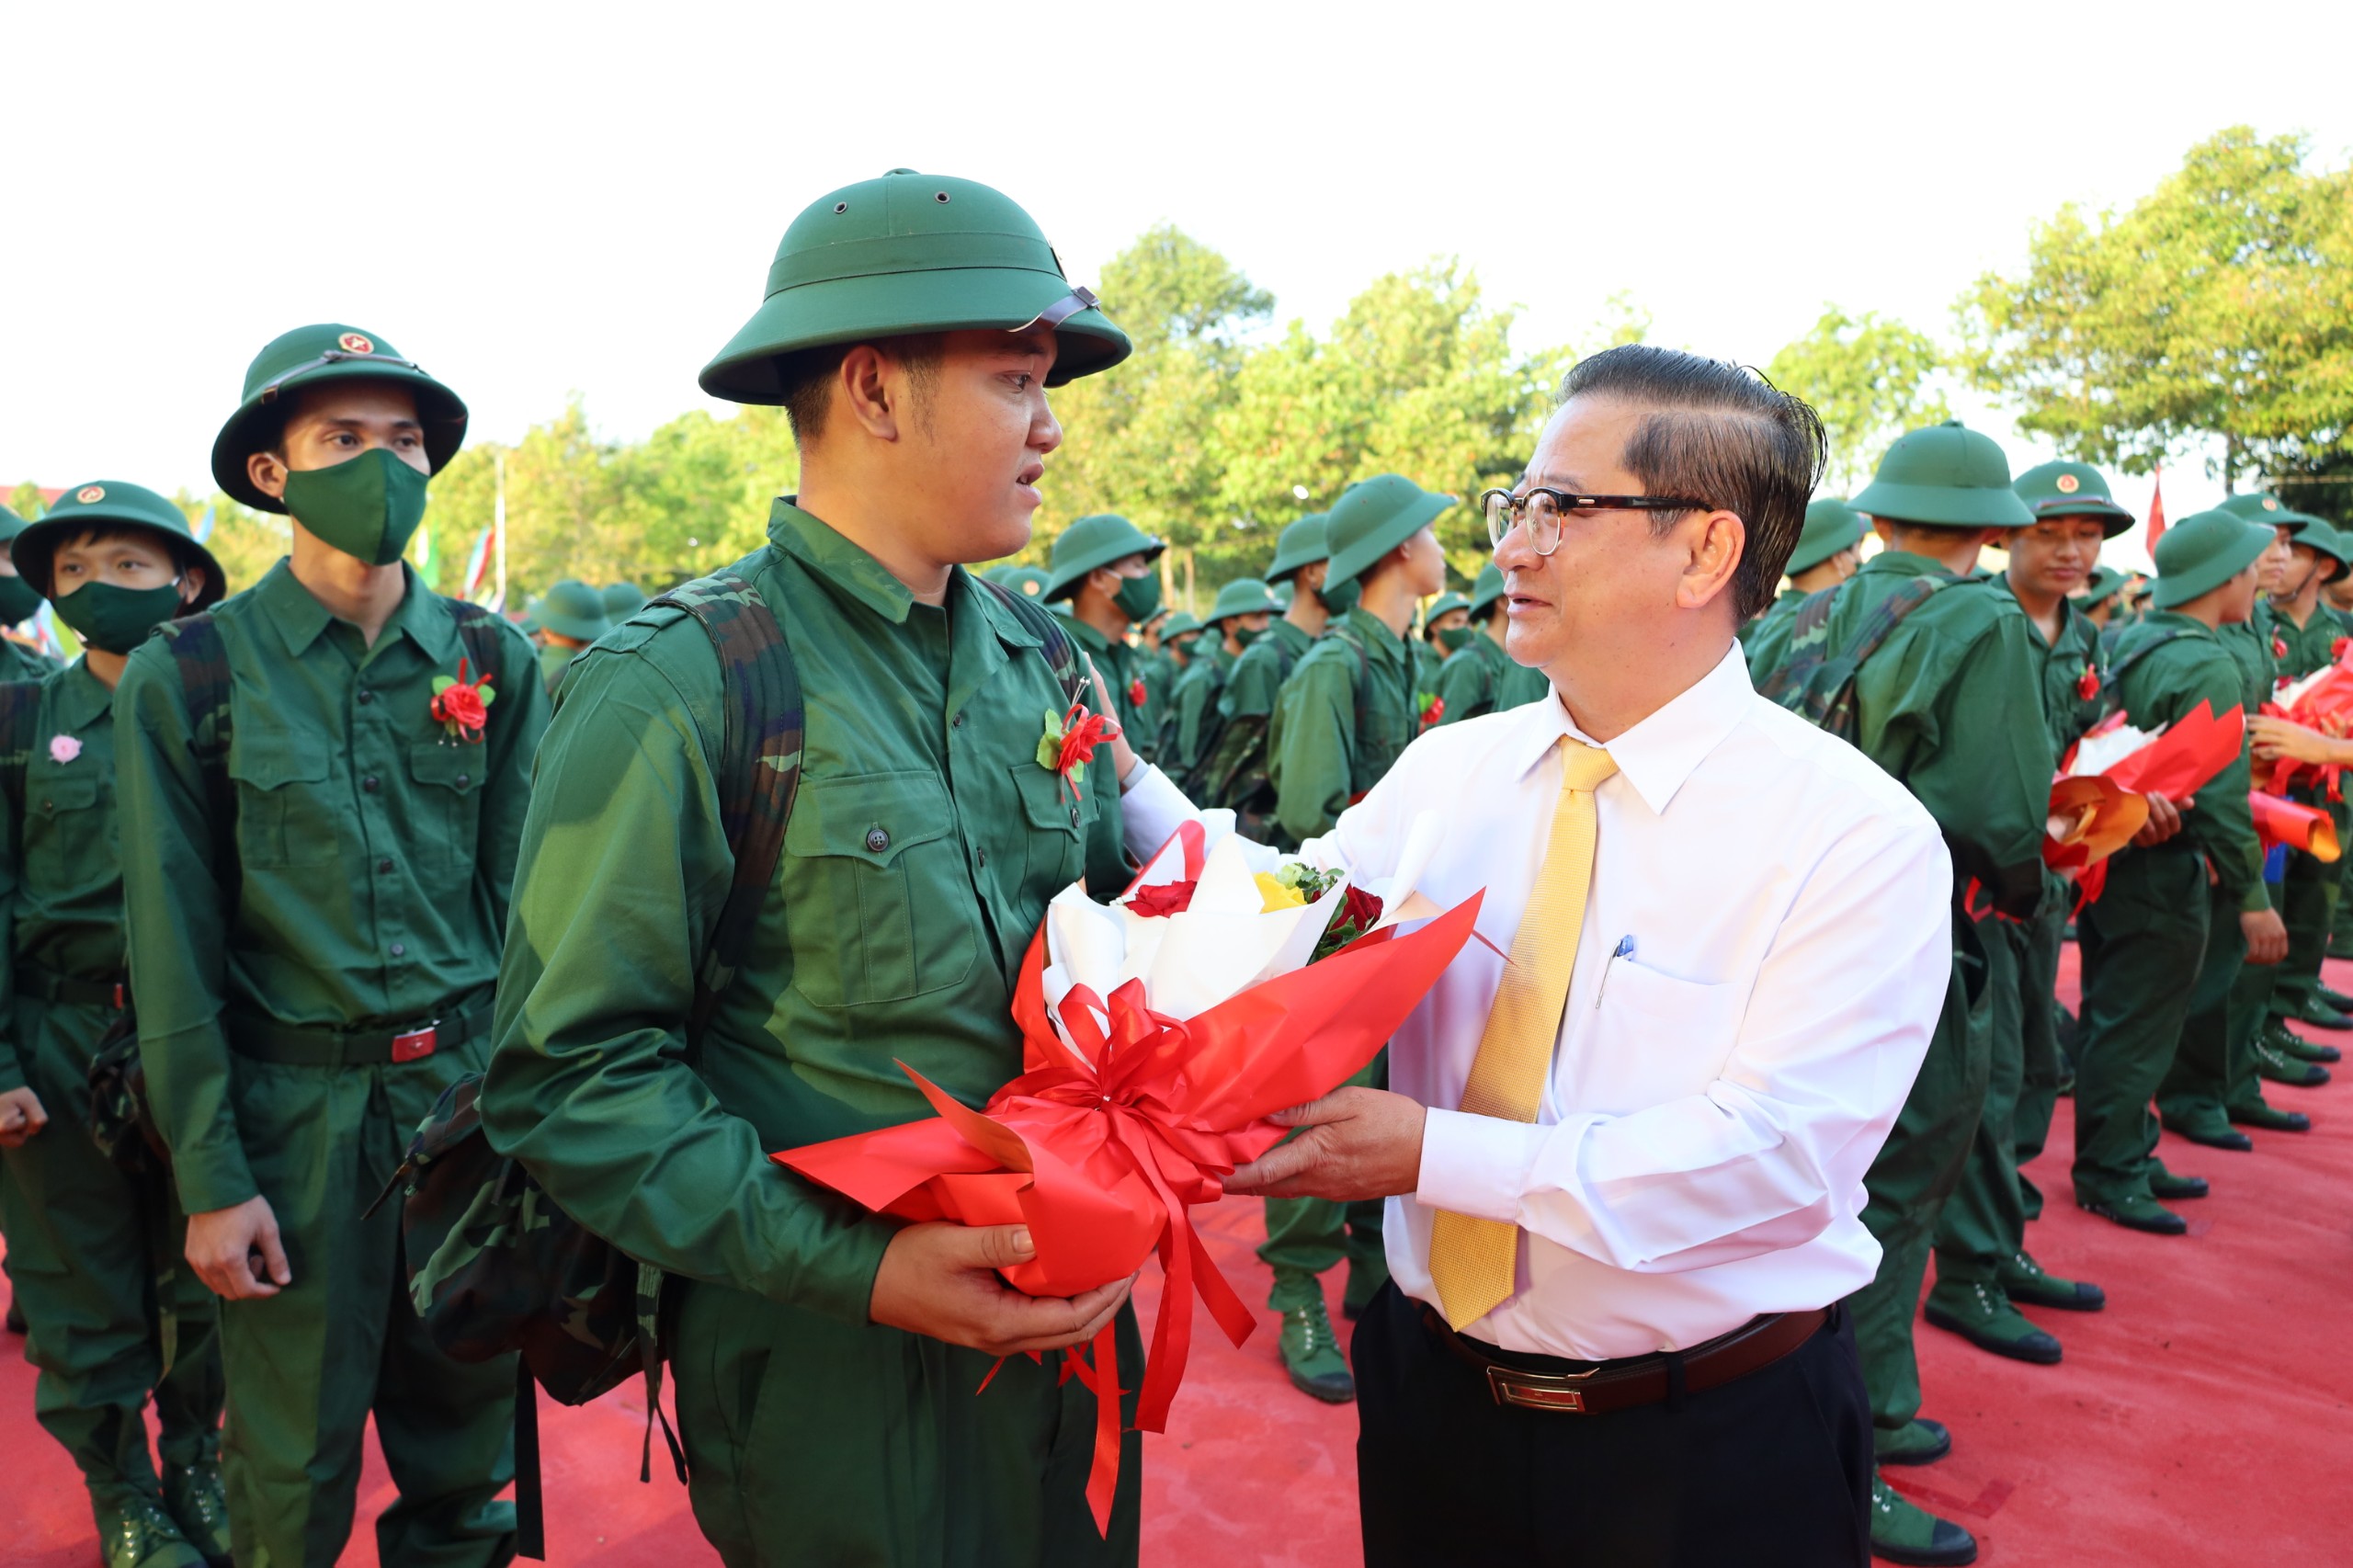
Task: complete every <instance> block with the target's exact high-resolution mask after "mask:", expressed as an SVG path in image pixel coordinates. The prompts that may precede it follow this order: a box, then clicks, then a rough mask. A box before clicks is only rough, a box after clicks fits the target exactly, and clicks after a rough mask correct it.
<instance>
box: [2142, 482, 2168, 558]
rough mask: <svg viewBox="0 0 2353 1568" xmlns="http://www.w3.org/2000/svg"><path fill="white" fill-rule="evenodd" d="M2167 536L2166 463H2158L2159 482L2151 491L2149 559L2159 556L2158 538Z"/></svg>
mask: <svg viewBox="0 0 2353 1568" xmlns="http://www.w3.org/2000/svg"><path fill="white" fill-rule="evenodd" d="M2163 538H2165V464H2163V463H2159V464H2158V465H2157V482H2156V483H2155V484H2154V486H2152V487H2151V488H2150V491H2149V537H2148V540H2147V541H2146V542H2147V544H2148V547H2149V559H2150V560H2152V561H2154V560H2155V559H2156V558H2157V540H2161V539H2163Z"/></svg>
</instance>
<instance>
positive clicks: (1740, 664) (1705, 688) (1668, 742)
mask: <svg viewBox="0 0 2353 1568" xmlns="http://www.w3.org/2000/svg"><path fill="white" fill-rule="evenodd" d="M1755 699H1756V687H1753V686H1751V685H1750V684H1749V680H1748V657H1747V655H1746V653H1745V652H1744V651H1743V650H1742V648H1741V646H1740V643H1739V642H1738V641H1737V640H1734V642H1733V644H1732V646H1731V647H1729V648H1727V649H1725V650H1724V656H1723V657H1722V659H1720V660H1718V661H1717V663H1716V666H1715V668H1713V669H1711V670H1710V671H1709V672H1708V673H1707V674H1706V675H1704V676H1700V677H1699V679H1698V680H1696V681H1694V682H1692V683H1691V684H1690V685H1689V686H1688V687H1684V688H1683V690H1682V691H1680V692H1678V693H1677V694H1676V696H1675V697H1674V698H1673V699H1670V700H1669V701H1668V702H1667V703H1666V704H1665V706H1663V707H1661V708H1660V709H1658V710H1656V711H1655V712H1654V713H1652V714H1651V715H1650V716H1649V717H1648V718H1646V719H1644V720H1643V722H1640V723H1638V724H1636V725H1635V726H1634V727H1633V728H1631V729H1630V730H1628V731H1627V732H1626V733H1624V734H1622V735H1620V736H1619V737H1618V738H1617V739H1616V740H1613V741H1611V742H1610V743H1609V744H1608V746H1607V747H1606V748H1604V749H1606V750H1607V751H1608V753H1609V756H1610V757H1611V759H1612V760H1613V761H1615V762H1616V763H1617V764H1618V771H1619V773H1620V776H1622V777H1623V778H1625V780H1626V782H1627V783H1628V784H1629V785H1631V786H1632V787H1633V790H1634V793H1636V794H1637V795H1640V796H1641V797H1642V798H1643V804H1644V805H1646V806H1648V807H1649V808H1650V809H1651V812H1652V814H1653V815H1660V814H1664V813H1665V811H1666V807H1667V802H1668V801H1672V800H1674V799H1675V792H1676V791H1677V790H1680V789H1682V788H1683V781H1684V780H1685V779H1687V778H1690V777H1691V773H1692V770H1693V769H1695V768H1697V767H1699V764H1700V763H1701V762H1702V761H1704V760H1705V759H1706V758H1707V756H1708V754H1709V753H1710V752H1711V751H1714V750H1715V749H1716V747H1717V746H1718V745H1720V744H1722V743H1723V738H1724V737H1725V736H1726V735H1728V734H1730V733H1732V730H1733V725H1735V724H1737V723H1739V722H1740V719H1741V715H1742V714H1744V713H1745V712H1746V711H1747V710H1748V706H1749V704H1750V703H1751V702H1753V701H1754V700H1755ZM1513 713H1514V718H1515V722H1517V723H1518V726H1519V731H1518V734H1517V735H1515V736H1514V737H1513V739H1512V742H1511V745H1510V747H1509V749H1507V750H1506V752H1505V754H1504V756H1505V757H1506V760H1508V761H1509V762H1511V763H1512V764H1513V765H1514V766H1515V767H1517V768H1518V771H1519V772H1521V773H1526V772H1527V771H1528V770H1529V768H1531V767H1535V766H1536V765H1537V764H1538V763H1539V762H1541V761H1542V760H1543V759H1544V755H1545V753H1547V752H1549V751H1551V750H1552V748H1553V747H1554V746H1555V745H1557V744H1560V739H1561V737H1562V736H1563V735H1567V736H1569V737H1571V738H1572V739H1574V740H1575V741H1577V742H1579V743H1581V744H1585V745H1595V744H1598V743H1597V742H1596V741H1595V740H1594V739H1593V737H1592V736H1590V735H1588V734H1586V733H1585V732H1584V731H1583V730H1580V729H1579V728H1577V725H1576V722H1575V721H1574V720H1573V719H1571V718H1570V717H1569V710H1568V709H1567V708H1566V707H1565V706H1564V705H1563V703H1562V701H1561V699H1560V696H1559V694H1558V693H1557V692H1556V693H1554V694H1553V695H1552V696H1551V697H1549V698H1547V699H1545V700H1544V701H1542V702H1531V703H1529V704H1528V705H1527V706H1526V707H1525V708H1518V709H1515V710H1513Z"/></svg>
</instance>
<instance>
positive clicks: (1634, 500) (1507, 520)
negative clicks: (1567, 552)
mask: <svg viewBox="0 0 2353 1568" xmlns="http://www.w3.org/2000/svg"><path fill="white" fill-rule="evenodd" d="M1479 508H1480V510H1482V511H1483V512H1485V513H1486V514H1487V540H1488V542H1489V543H1491V544H1494V545H1496V546H1498V547H1500V546H1501V545H1502V544H1503V542H1504V540H1506V539H1507V538H1509V537H1510V535H1511V530H1512V528H1513V527H1514V525H1516V524H1519V523H1526V524H1527V525H1528V542H1529V544H1530V545H1533V546H1534V547H1535V550H1536V553H1537V554H1539V555H1550V554H1552V552H1553V551H1556V550H1558V549H1560V548H1561V519H1562V517H1563V516H1565V515H1566V514H1568V513H1570V512H1578V513H1592V512H1704V511H1706V510H1708V504H1707V503H1706V502H1705V501H1684V500H1678V499H1677V498H1676V497H1674V496H1671V495H1572V494H1569V493H1568V492H1567V491H1565V490H1548V489H1546V488H1545V487H1543V486H1542V485H1538V486H1536V487H1534V488H1532V489H1530V490H1529V492H1528V494H1525V495H1515V494H1512V493H1511V492H1510V491H1508V490H1490V491H1487V492H1486V493H1485V494H1482V495H1481V496H1480V497H1479Z"/></svg>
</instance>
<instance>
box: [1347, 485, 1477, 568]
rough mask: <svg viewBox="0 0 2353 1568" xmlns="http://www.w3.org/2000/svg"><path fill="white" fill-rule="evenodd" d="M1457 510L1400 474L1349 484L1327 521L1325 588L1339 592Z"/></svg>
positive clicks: (1445, 497) (1450, 501)
mask: <svg viewBox="0 0 2353 1568" xmlns="http://www.w3.org/2000/svg"><path fill="white" fill-rule="evenodd" d="M1453 505H1454V497H1453V496H1451V495H1439V494H1433V493H1432V492H1430V491H1427V490H1425V489H1423V488H1422V487H1421V486H1420V485H1418V484H1416V483H1414V482H1413V481H1412V480H1410V479H1407V478H1406V477H1405V476H1404V474H1402V473H1384V474H1379V475H1376V476H1375V477H1373V478H1371V479H1367V480H1360V481H1358V483H1355V484H1351V485H1350V486H1348V488H1347V494H1343V495H1342V496H1341V497H1340V499H1339V500H1338V501H1337V502H1336V503H1335V504H1334V505H1333V507H1332V510H1331V512H1330V513H1329V514H1328V515H1327V516H1326V517H1325V520H1324V543H1325V544H1326V545H1327V546H1328V547H1329V548H1330V550H1331V551H1332V569H1331V570H1330V571H1329V572H1327V573H1325V574H1324V586H1325V587H1327V588H1336V587H1338V586H1339V585H1341V584H1343V583H1351V582H1354V581H1355V580H1356V579H1357V578H1358V577H1360V576H1362V575H1363V574H1365V573H1366V572H1367V571H1368V570H1370V568H1371V567H1372V565H1373V563H1374V562H1378V561H1379V560H1380V559H1381V557H1382V556H1384V555H1386V554H1388V553H1389V552H1390V551H1392V550H1394V549H1396V548H1397V547H1398V546H1399V545H1401V544H1403V543H1404V542H1405V541H1406V540H1409V539H1411V538H1413V537H1414V536H1415V534H1417V533H1419V532H1421V531H1422V530H1423V529H1424V528H1427V527H1429V526H1430V524H1431V523H1432V522H1433V521H1435V520H1436V519H1437V517H1438V514H1439V513H1441V512H1443V511H1445V510H1446V509H1447V508H1448V507H1449V506H1453Z"/></svg>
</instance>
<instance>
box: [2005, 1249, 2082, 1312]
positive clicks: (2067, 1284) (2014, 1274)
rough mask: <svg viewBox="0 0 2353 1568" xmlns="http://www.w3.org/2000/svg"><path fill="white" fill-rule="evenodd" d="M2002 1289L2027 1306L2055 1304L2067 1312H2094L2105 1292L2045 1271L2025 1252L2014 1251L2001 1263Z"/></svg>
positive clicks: (2080, 1281)
mask: <svg viewBox="0 0 2353 1568" xmlns="http://www.w3.org/2000/svg"><path fill="white" fill-rule="evenodd" d="M2002 1293H2003V1294H2004V1295H2006V1296H2007V1297H2009V1299H2010V1300H2011V1301H2020V1302H2023V1303H2025V1304H2026V1305H2028V1306H2034V1307H2057V1308H2058V1309H2059V1310H2060V1311H2062V1312H2098V1311H2099V1310H2100V1309H2101V1308H2103V1307H2105V1306H2107V1305H2108V1292H2107V1291H2105V1290H2101V1289H2100V1288H2099V1287H2098V1286H2097V1285H2093V1284H2089V1283H2086V1281H2084V1280H2081V1279H2062V1278H2059V1276H2057V1275H2056V1274H2051V1273H2046V1272H2045V1271H2044V1269H2043V1267H2042V1265H2040V1264H2039V1263H2037V1262H2035V1261H2034V1256H2033V1255H2032V1254H2030V1253H2026V1252H2019V1253H2017V1254H2014V1255H2013V1256H2011V1258H2010V1261H2009V1262H2007V1263H2006V1264H2004V1265H2002Z"/></svg>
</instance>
